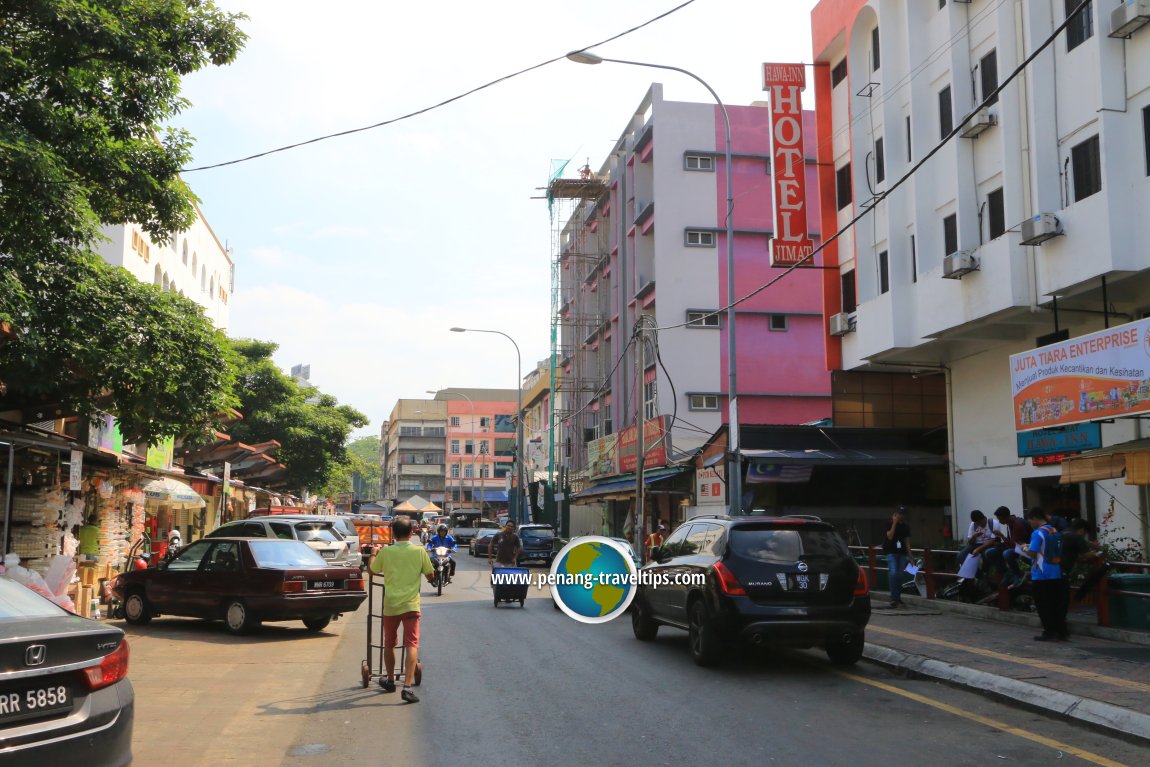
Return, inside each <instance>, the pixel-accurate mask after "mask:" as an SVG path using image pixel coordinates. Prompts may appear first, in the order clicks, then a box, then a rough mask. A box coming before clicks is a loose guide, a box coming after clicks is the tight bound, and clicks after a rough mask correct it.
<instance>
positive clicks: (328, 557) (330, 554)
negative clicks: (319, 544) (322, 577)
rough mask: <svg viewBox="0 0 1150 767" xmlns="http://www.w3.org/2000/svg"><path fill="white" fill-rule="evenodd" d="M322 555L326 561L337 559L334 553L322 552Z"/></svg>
mask: <svg viewBox="0 0 1150 767" xmlns="http://www.w3.org/2000/svg"><path fill="white" fill-rule="evenodd" d="M320 553H321V554H323V558H324V559H335V552H334V551H321V552H320Z"/></svg>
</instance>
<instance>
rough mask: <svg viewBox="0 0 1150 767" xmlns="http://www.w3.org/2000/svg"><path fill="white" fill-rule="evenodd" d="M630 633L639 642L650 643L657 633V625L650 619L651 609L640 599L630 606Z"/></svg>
mask: <svg viewBox="0 0 1150 767" xmlns="http://www.w3.org/2000/svg"><path fill="white" fill-rule="evenodd" d="M631 631H632V632H634V634H635V638H636V639H638V640H639V641H640V642H650V641H651V640H652V639H654V638H655V635H656V634H658V633H659V624H658V623H656V622H655V621H654V619H653V618H651V608H649V607H647V604H646V603H645V602H644V601H643V600H642V598H636V599H635V601H634V602H633V603H632V604H631Z"/></svg>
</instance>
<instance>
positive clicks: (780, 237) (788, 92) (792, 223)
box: [763, 64, 815, 266]
mask: <svg viewBox="0 0 1150 767" xmlns="http://www.w3.org/2000/svg"><path fill="white" fill-rule="evenodd" d="M806 86H807V75H806V67H805V66H804V65H802V64H763V90H765V91H770V94H771V97H770V98H771V174H772V175H773V176H774V179H775V197H774V202H775V233H774V236H773V237H772V238H771V266H793V265H795V264H797V263H799V262H800V261H802V260H803V259H804V258H806V257H807V256H809V255H811V254H812V253H813V252H814V250H815V244H814V242H812V241H811V238H810V237H808V236H807V170H806V160H805V157H804V152H803V97H802V92H803V89H805V88H806ZM808 263H810V260H808Z"/></svg>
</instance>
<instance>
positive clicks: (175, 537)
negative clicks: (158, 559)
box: [163, 527, 184, 562]
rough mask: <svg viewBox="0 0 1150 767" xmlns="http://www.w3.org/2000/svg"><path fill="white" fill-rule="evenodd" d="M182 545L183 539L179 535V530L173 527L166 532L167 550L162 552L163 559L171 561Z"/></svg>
mask: <svg viewBox="0 0 1150 767" xmlns="http://www.w3.org/2000/svg"><path fill="white" fill-rule="evenodd" d="M183 547H184V541H183V538H181V536H180V531H179V530H177V529H176V528H174V527H173V528H172V529H171V531H170V532H169V533H168V548H167V551H165V552H164V559H163V561H165V562H171V561H172V560H173V559H175V558H176V555H177V554H179V553H180V549H182V548H183Z"/></svg>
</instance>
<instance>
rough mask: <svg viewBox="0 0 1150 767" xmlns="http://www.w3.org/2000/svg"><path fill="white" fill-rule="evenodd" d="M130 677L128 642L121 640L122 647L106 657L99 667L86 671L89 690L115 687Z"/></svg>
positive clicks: (85, 678)
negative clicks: (117, 683) (114, 685)
mask: <svg viewBox="0 0 1150 767" xmlns="http://www.w3.org/2000/svg"><path fill="white" fill-rule="evenodd" d="M127 675H128V640H127V639H124V640H121V642H120V646H119V647H117V648H116V649H115V651H113V652H112V653H111V654H109V655H105V656H104V657H103V659H102V660H101V661H100V663H99V665H97V666H92V667H91V668H86V669H84V681H86V682H87V683H88V689H89V690H99V689H102V688H104V687H107V686H108V685H113V684H115V683H116V682H118V681H120V680H121V679H123V678H124V677H126V676H127Z"/></svg>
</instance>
